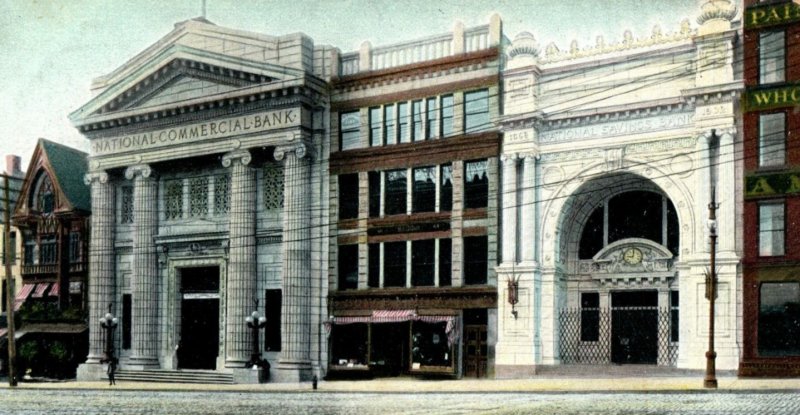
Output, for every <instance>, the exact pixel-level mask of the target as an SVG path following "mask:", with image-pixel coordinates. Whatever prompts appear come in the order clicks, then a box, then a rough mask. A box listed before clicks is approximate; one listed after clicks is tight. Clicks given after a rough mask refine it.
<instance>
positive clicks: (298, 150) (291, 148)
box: [273, 143, 313, 161]
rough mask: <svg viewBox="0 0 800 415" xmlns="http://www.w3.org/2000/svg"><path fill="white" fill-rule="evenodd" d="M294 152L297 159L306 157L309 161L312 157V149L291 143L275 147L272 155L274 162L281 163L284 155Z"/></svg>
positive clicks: (303, 144)
mask: <svg viewBox="0 0 800 415" xmlns="http://www.w3.org/2000/svg"><path fill="white" fill-rule="evenodd" d="M291 152H294V153H295V156H296V157H297V158H298V159H301V158H303V157H306V156H307V157H308V158H309V159H310V158H311V157H312V154H311V153H312V152H313V150H312V148H311V146H309V145H308V144H306V143H291V144H283V145H279V146H277V147H275V152H274V153H273V155H274V157H275V160H278V161H281V160H283V159H284V157H286V153H291Z"/></svg>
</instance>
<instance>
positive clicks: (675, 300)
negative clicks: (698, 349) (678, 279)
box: [669, 290, 680, 342]
mask: <svg viewBox="0 0 800 415" xmlns="http://www.w3.org/2000/svg"><path fill="white" fill-rule="evenodd" d="M679 301H680V294H679V291H675V290H673V291H670V292H669V332H670V334H669V341H671V342H677V341H679V336H680V320H679V318H680V313H678V310H679V305H680V303H679Z"/></svg>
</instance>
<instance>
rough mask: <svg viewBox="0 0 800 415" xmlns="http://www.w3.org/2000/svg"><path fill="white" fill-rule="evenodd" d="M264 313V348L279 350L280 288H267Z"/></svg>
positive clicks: (272, 350) (271, 350)
mask: <svg viewBox="0 0 800 415" xmlns="http://www.w3.org/2000/svg"><path fill="white" fill-rule="evenodd" d="M266 297H267V298H266V300H267V302H266V304H264V314H265V315H266V317H267V324H266V327H264V350H266V351H268V352H279V351H281V302H282V300H283V299H282V292H281V290H267V292H266Z"/></svg>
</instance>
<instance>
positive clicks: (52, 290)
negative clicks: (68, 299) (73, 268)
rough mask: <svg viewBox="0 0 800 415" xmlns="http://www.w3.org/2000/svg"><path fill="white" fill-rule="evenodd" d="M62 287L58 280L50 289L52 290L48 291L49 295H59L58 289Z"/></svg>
mask: <svg viewBox="0 0 800 415" xmlns="http://www.w3.org/2000/svg"><path fill="white" fill-rule="evenodd" d="M59 289H61V285H59V283H58V281H56V282H54V283H53V288H51V289H50V292H49V293H47V296H48V297H58V290H59Z"/></svg>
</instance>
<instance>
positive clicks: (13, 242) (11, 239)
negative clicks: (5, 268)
mask: <svg viewBox="0 0 800 415" xmlns="http://www.w3.org/2000/svg"><path fill="white" fill-rule="evenodd" d="M8 244H9V247H8V248H9V251H11V255H10V257H11V258H10V259H11V263H12V264H13V263H14V262H15V261H16V260H17V233H16V232H9V233H8ZM5 254H6V252H5V250H3V255H5Z"/></svg>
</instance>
